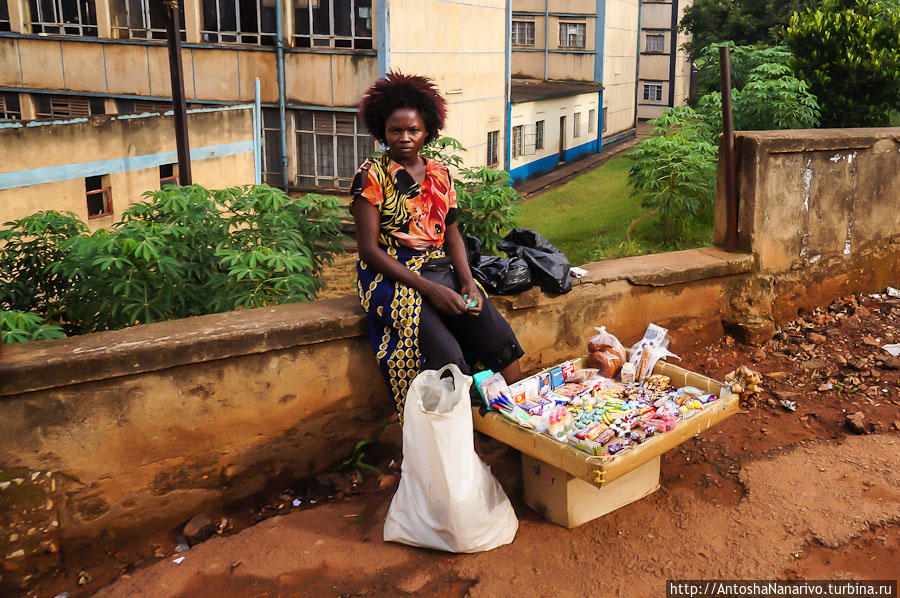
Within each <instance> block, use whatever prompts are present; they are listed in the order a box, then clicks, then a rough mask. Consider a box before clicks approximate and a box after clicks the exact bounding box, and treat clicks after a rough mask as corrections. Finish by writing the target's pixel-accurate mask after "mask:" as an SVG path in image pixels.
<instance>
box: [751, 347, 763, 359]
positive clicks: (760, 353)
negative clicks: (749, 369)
mask: <svg viewBox="0 0 900 598" xmlns="http://www.w3.org/2000/svg"><path fill="white" fill-rule="evenodd" d="M765 358H766V352H765V350H764V349H757V350H756V351H754V352H753V360H754V361H762V360H763V359H765Z"/></svg>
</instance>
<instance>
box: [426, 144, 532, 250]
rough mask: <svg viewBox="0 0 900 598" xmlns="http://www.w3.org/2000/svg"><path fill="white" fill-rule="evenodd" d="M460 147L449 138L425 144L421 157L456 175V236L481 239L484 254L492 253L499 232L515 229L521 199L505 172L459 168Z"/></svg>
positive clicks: (461, 147) (501, 235)
mask: <svg viewBox="0 0 900 598" xmlns="http://www.w3.org/2000/svg"><path fill="white" fill-rule="evenodd" d="M463 149H464V148H463V146H462V144H460V143H459V141H457V140H456V139H453V138H452V137H441V138H440V139H437V140H436V141H433V142H432V143H430V144H428V146H426V147H425V148H424V149H423V151H422V154H423V155H425V156H427V157H429V158H432V159H434V160H437V161H439V162H442V163H444V164H446V165H447V166H450V167H451V168H452V169H454V170H457V172H458V174H457V175H456V176H455V177H454V184H455V186H456V195H457V202H458V203H459V218H458V220H457V223H458V226H459V230H460V233H461V234H463V235H472V236H473V237H477V238H478V239H480V240H481V243H482V250H483V251H484V253H496V252H497V245H498V244H499V243H500V240H501V239H502V238H503V233H504V232H505V231H507V230H509V229H511V228H515V226H516V216H517V215H518V214H519V211H520V209H521V202H522V196H521V195H520V194H519V192H518V191H516V190H515V188H514V187H513V186H512V183H511V180H510V177H509V173H508V172H506V171H505V170H493V169H491V168H485V167H483V166H477V167H469V168H462V167H461V166H462V156H460V155H459V153H458V152H460V151H462V150H463Z"/></svg>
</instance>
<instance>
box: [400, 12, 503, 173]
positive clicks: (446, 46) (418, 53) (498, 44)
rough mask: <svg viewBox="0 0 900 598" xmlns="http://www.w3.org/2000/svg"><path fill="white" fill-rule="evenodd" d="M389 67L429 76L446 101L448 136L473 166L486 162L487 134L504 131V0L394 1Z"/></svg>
mask: <svg viewBox="0 0 900 598" xmlns="http://www.w3.org/2000/svg"><path fill="white" fill-rule="evenodd" d="M388 27H389V29H390V35H389V38H390V51H389V53H388V55H387V56H386V57H384V60H385V61H386V68H389V69H399V70H401V71H403V72H405V73H415V74H421V75H427V76H429V77H431V78H433V79H434V80H435V82H436V83H437V85H438V87H439V88H440V90H441V92H442V93H443V94H444V97H445V98H446V99H447V126H446V128H445V129H444V134H445V135H449V136H451V137H455V138H456V139H458V140H459V141H460V142H462V144H463V146H464V147H465V148H466V150H467V151H466V152H465V154H464V160H465V162H466V165H468V166H483V165H485V164H486V163H487V134H488V131H498V130H499V131H501V133H500V143H499V147H500V148H501V149H500V151H499V152H498V153H499V154H500V156H501V157H500V162H501V164H502V163H503V161H504V158H503V157H502V156H503V151H502V148H503V147H504V145H505V140H504V137H505V134H504V132H503V129H504V127H503V122H504V119H505V106H506V41H507V39H508V38H507V36H505V35H499V34H498V32H504V31H506V2H505V1H504V0H477V1H474V2H473V1H471V0H393V1H392V2H391V4H390V13H389V24H388Z"/></svg>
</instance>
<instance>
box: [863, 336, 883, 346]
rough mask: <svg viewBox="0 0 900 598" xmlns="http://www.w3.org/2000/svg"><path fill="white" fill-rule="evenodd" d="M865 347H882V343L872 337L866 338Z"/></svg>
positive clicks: (864, 339) (864, 340)
mask: <svg viewBox="0 0 900 598" xmlns="http://www.w3.org/2000/svg"><path fill="white" fill-rule="evenodd" d="M862 342H863V344H864V345H869V346H870V347H880V346H881V343H879V342H878V341H877V340H875V339H874V338H872V337H871V336H864V337H863V339H862Z"/></svg>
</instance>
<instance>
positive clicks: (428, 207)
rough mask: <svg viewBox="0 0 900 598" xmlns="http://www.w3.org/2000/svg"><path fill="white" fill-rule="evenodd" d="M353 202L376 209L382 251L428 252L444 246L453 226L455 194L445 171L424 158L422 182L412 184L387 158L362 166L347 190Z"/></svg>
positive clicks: (368, 161) (381, 157)
mask: <svg viewBox="0 0 900 598" xmlns="http://www.w3.org/2000/svg"><path fill="white" fill-rule="evenodd" d="M350 194H351V196H352V197H353V201H356V200H357V199H360V198H364V199H366V200H367V201H368V202H369V203H371V204H372V205H373V206H375V207H376V208H378V213H379V214H380V216H381V218H380V230H379V234H378V242H379V243H380V244H381V245H384V246H386V247H406V248H409V249H413V250H416V251H429V250H431V249H436V248H438V247H441V246H443V244H444V232H445V231H446V230H447V227H448V226H450V225H451V224H453V223H454V222H456V212H457V207H456V189H454V188H453V178H452V177H451V176H450V171H449V170H448V169H447V167H446V166H445V165H443V164H441V163H440V162H436V161H434V160H431V159H428V158H425V179H424V180H423V181H422V183H421V184H419V183H417V182H416V181H415V180H414V179H413V178H412V175H410V174H409V173H408V172H407V171H406V169H405V168H403V167H402V166H400V165H399V164H397V163H396V162H394V161H393V160H391V158H390V156H389V155H388V153H387V152H384V153H383V154H381V155H379V156H376V157H374V158H370V159H368V160H366V161H365V162H363V165H362V166H360V167H359V170H358V171H357V172H356V176H355V177H353V183H352V184H351V185H350Z"/></svg>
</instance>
